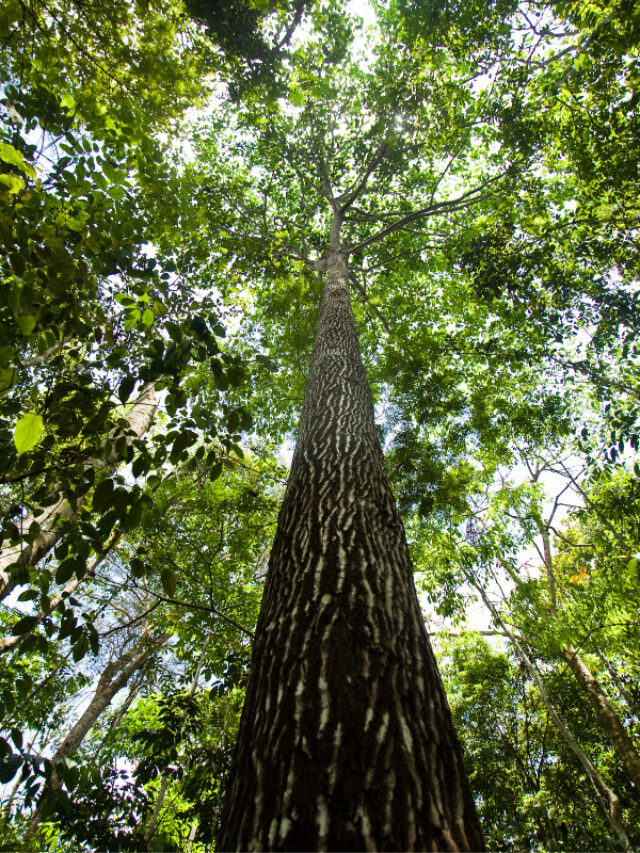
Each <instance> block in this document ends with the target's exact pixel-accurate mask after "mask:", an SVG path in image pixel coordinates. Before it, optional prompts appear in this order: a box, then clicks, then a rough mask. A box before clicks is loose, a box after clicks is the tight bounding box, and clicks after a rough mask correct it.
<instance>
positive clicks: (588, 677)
mask: <svg viewBox="0 0 640 853" xmlns="http://www.w3.org/2000/svg"><path fill="white" fill-rule="evenodd" d="M562 657H563V658H564V659H565V661H566V662H567V663H568V664H569V668H570V669H571V672H572V673H573V674H574V676H575V678H576V681H577V682H578V684H579V685H580V687H581V688H582V691H583V693H584V694H585V696H586V697H587V699H588V701H589V704H590V705H591V707H592V708H593V710H594V711H595V713H596V716H597V717H598V720H599V721H600V725H601V726H602V728H603V729H604V730H605V732H606V733H607V735H608V737H609V739H610V741H611V743H612V744H613V746H614V748H615V750H616V752H617V753H618V755H619V757H620V759H621V761H622V763H623V764H624V766H625V768H626V770H627V772H628V773H629V776H631V778H632V779H633V783H634V785H635V786H636V789H637V791H638V792H639V793H640V755H638V753H637V752H636V748H635V746H634V745H633V741H632V740H631V738H630V737H629V735H628V733H627V730H626V729H625V727H624V726H623V725H622V723H621V722H620V719H619V717H618V714H617V713H616V711H615V709H614V708H613V706H612V705H611V703H610V702H609V699H608V698H607V696H606V694H605V692H604V690H603V689H602V687H601V686H600V684H599V683H598V681H597V679H596V678H595V676H594V675H593V673H592V672H591V670H590V669H589V667H588V666H587V665H586V663H585V662H584V660H583V659H582V657H581V655H580V654H579V653H578V651H577V649H575V648H574V647H573V646H571V645H570V646H567V647H566V649H563V651H562Z"/></svg>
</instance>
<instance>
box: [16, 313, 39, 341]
mask: <svg viewBox="0 0 640 853" xmlns="http://www.w3.org/2000/svg"><path fill="white" fill-rule="evenodd" d="M36 320H37V318H36V317H34V316H33V314H19V315H18V316H17V317H16V323H17V324H18V326H20V331H21V332H22V334H23V335H25V336H26V335H30V334H31V332H33V330H34V329H35V326H36Z"/></svg>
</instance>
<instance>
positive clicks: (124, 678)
mask: <svg viewBox="0 0 640 853" xmlns="http://www.w3.org/2000/svg"><path fill="white" fill-rule="evenodd" d="M170 636H171V634H170V633H169V632H165V633H164V634H162V635H161V636H160V637H157V638H156V639H155V640H150V639H149V636H148V634H147V633H145V635H144V636H143V637H142V638H141V639H140V640H138V642H137V643H136V644H135V645H134V646H132V647H131V648H130V649H128V650H127V651H126V652H123V654H121V655H120V657H119V658H117V660H115V661H112V662H111V663H108V664H107V666H106V667H105V668H104V670H103V672H102V675H101V676H100V678H99V679H98V684H97V686H96V691H95V693H94V694H93V698H92V699H91V701H90V702H89V704H88V705H87V707H86V709H85V711H84V713H83V714H82V716H81V717H80V719H79V720H78V722H77V723H76V724H75V725H74V726H73V728H72V729H71V731H70V732H69V734H68V735H67V736H66V738H65V739H64V740H63V741H62V743H61V744H60V746H59V747H58V748H57V750H56V751H55V753H54V755H53V757H52V759H51V763H52V770H51V776H50V778H49V782H48V784H47V785H45V788H44V790H43V792H42V795H41V797H40V801H39V803H38V805H37V807H36V810H35V811H34V813H33V814H32V816H31V820H30V821H29V826H28V829H27V837H30V836H31V835H33V833H34V832H35V831H36V830H37V828H38V826H39V824H40V822H41V821H42V819H43V817H44V813H45V810H46V807H47V802H48V800H49V798H50V797H51V795H52V794H54V793H55V792H56V791H57V790H58V789H59V788H60V787H61V784H62V782H61V779H60V776H59V774H58V772H57V769H56V768H57V766H59V765H60V762H62V761H64V759H65V758H68V757H69V756H71V755H73V753H74V752H76V751H77V750H78V748H79V746H80V744H81V743H82V741H83V740H84V738H85V736H86V734H87V732H88V731H89V730H90V729H91V727H92V726H93V725H94V724H95V722H96V720H97V719H98V718H99V716H100V714H102V712H103V711H104V710H106V708H108V707H109V705H110V704H111V700H112V699H113V697H114V696H115V695H116V693H118V691H120V690H121V689H122V688H123V687H124V686H125V685H126V683H127V682H128V681H129V679H130V678H131V676H132V675H133V674H134V672H137V671H138V670H139V669H140V668H141V667H142V666H143V665H144V664H145V663H146V662H147V660H148V658H149V657H150V656H151V655H152V654H153V653H154V652H156V651H157V650H158V649H159V648H160V646H162V645H163V644H164V643H166V642H167V640H168V639H169V637H170Z"/></svg>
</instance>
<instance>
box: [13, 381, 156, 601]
mask: <svg viewBox="0 0 640 853" xmlns="http://www.w3.org/2000/svg"><path fill="white" fill-rule="evenodd" d="M160 397H161V392H160V391H158V390H157V389H156V385H155V383H149V384H148V385H145V386H144V388H143V389H142V391H141V392H140V394H139V395H138V398H137V399H136V401H135V403H134V404H133V406H132V407H131V411H130V412H129V414H128V415H127V418H126V420H127V427H126V430H125V432H124V435H125V439H126V442H125V444H126V447H129V446H130V445H131V444H132V443H133V442H134V441H135V440H136V439H138V438H140V437H141V436H143V435H144V434H145V432H146V431H147V430H148V429H149V427H150V426H151V424H152V422H153V419H154V417H155V414H156V411H157V410H158V406H159V404H160ZM121 434H122V430H121V428H118V431H117V433H114V435H112V436H110V437H109V439H108V440H107V441H106V442H105V443H104V447H105V449H107V448H108V450H107V452H106V453H105V455H104V456H103V457H98V458H94V459H88V460H87V462H86V467H87V468H95V469H96V470H97V471H99V470H102V469H104V468H110V469H113V468H115V467H116V466H117V465H118V464H119V463H121V462H122V457H121V454H120V453H118V452H117V451H116V449H115V446H114V439H115V438H116V437H117V435H121ZM77 515H78V509H77V508H76V507H74V506H73V505H72V504H71V503H69V501H68V500H67V499H66V498H65V497H64V496H63V495H60V496H59V497H58V500H57V501H56V502H55V503H54V504H52V505H51V506H49V507H46V508H45V509H44V510H43V511H42V512H41V513H39V514H38V515H35V516H34V515H32V514H29V515H28V516H26V518H23V519H22V521H21V524H22V529H23V530H24V531H25V534H26V533H27V532H28V531H29V528H30V527H31V525H32V523H33V522H34V521H35V522H36V523H37V525H38V527H39V528H40V530H39V532H38V534H37V536H36V537H35V539H34V540H33V542H31V543H21V544H20V545H6V544H5V543H2V545H1V546H0V600H1V599H4V598H6V597H7V596H8V595H9V594H10V593H11V592H12V591H13V590H14V589H15V587H16V586H19V585H20V584H21V583H25V582H26V581H27V580H28V567H29V566H35V565H37V564H38V563H39V561H40V560H42V559H43V557H46V555H47V554H48V553H49V552H50V551H51V550H52V548H53V547H54V546H55V544H56V543H57V542H58V540H59V539H60V536H61V532H62V525H63V524H64V522H65V521H72V520H74V519H75V518H76V517H77Z"/></svg>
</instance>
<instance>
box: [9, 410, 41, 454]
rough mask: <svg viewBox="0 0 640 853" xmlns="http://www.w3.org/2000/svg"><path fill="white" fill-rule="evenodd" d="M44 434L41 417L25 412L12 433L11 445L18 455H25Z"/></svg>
mask: <svg viewBox="0 0 640 853" xmlns="http://www.w3.org/2000/svg"><path fill="white" fill-rule="evenodd" d="M43 433H44V422H43V420H42V415H34V414H33V413H32V412H27V414H26V415H23V416H22V417H21V418H20V420H19V421H18V423H17V424H16V428H15V430H14V431H13V443H14V444H15V446H16V450H17V451H18V453H19V454H20V453H26V451H27V450H31V448H32V447H35V446H36V444H38V442H39V441H40V440H41V438H42V435H43Z"/></svg>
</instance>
